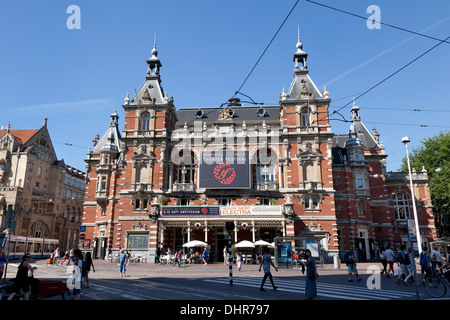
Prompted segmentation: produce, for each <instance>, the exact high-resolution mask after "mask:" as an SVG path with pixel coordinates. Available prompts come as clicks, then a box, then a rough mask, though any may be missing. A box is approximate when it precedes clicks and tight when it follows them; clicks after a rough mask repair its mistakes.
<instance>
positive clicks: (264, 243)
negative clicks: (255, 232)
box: [254, 240, 270, 246]
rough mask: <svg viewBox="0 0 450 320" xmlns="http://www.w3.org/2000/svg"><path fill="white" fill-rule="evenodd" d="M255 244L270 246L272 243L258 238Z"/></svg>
mask: <svg viewBox="0 0 450 320" xmlns="http://www.w3.org/2000/svg"><path fill="white" fill-rule="evenodd" d="M254 245H255V246H270V243H268V242H267V241H264V240H258V241H256V242H255V243H254Z"/></svg>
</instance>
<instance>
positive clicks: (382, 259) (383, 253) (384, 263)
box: [380, 250, 389, 277]
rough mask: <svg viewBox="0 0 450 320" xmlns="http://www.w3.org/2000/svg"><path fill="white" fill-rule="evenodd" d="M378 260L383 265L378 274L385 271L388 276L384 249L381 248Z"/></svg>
mask: <svg viewBox="0 0 450 320" xmlns="http://www.w3.org/2000/svg"><path fill="white" fill-rule="evenodd" d="M380 261H381V265H382V266H383V270H381V273H380V274H383V273H385V274H386V275H387V276H388V277H389V275H388V273H387V269H386V268H387V258H386V251H385V250H382V251H381V252H380Z"/></svg>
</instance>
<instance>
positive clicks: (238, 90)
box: [233, 0, 300, 97]
mask: <svg viewBox="0 0 450 320" xmlns="http://www.w3.org/2000/svg"><path fill="white" fill-rule="evenodd" d="M299 1H300V0H297V1H296V2H295V4H294V6H293V7H292V9H291V11H289V13H288V15H287V16H286V18H284V20H283V23H282V24H281V25H280V27H279V28H278V30H277V32H276V33H275V35H274V36H273V37H272V40H270V42H269V44H268V45H267V46H266V48H265V49H264V51H263V53H262V54H261V56H260V57H259V59H258V61H256V63H255V65H254V66H253V68H252V70H250V72H249V74H248V75H247V77H246V78H245V80H244V82H243V83H242V84H241V86H240V87H239V89H237V90H236V92H235V94H234V96H236V94H237V93H239V92H240V91H241V89H242V87H243V86H244V85H245V83H246V82H247V80H248V78H249V77H250V75H251V74H252V73H253V71H254V70H255V68H256V66H257V65H258V63H259V61H261V59H262V57H263V56H264V54H265V53H266V51H267V50H268V49H269V47H270V45H271V44H272V42H273V40H275V38H276V36H277V35H278V33H279V32H280V30H281V28H283V26H284V24H285V23H286V21H287V19H288V18H289V16H290V15H291V13H292V12H293V11H294V9H295V7H296V6H297V4H298V3H299ZM234 96H233V97H234Z"/></svg>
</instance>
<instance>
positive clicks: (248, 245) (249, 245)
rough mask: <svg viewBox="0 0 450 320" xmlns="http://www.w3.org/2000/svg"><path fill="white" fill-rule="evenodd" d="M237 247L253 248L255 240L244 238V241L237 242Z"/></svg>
mask: <svg viewBox="0 0 450 320" xmlns="http://www.w3.org/2000/svg"><path fill="white" fill-rule="evenodd" d="M235 247H236V248H253V247H254V245H253V242H250V241H247V240H244V241H241V242H238V243H236V245H235Z"/></svg>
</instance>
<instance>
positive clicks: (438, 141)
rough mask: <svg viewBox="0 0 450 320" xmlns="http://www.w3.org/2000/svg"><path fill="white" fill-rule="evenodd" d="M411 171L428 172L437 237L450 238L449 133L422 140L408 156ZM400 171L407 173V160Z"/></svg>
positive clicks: (404, 159) (405, 159) (404, 160)
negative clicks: (423, 169)
mask: <svg viewBox="0 0 450 320" xmlns="http://www.w3.org/2000/svg"><path fill="white" fill-rule="evenodd" d="M409 158H410V162H411V170H413V168H414V169H416V171H419V172H420V171H422V168H425V169H426V170H427V172H428V179H429V181H430V182H429V186H430V194H431V201H432V204H433V212H434V218H435V224H436V228H437V231H438V237H440V238H445V237H446V238H449V237H450V166H449V164H450V133H449V132H447V131H446V132H441V133H439V134H438V135H436V136H434V137H431V138H427V139H424V140H422V145H421V146H420V147H418V148H416V149H413V150H412V152H411V154H410V156H409ZM401 169H402V171H405V172H408V162H407V158H406V157H405V158H403V164H402V168H401Z"/></svg>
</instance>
